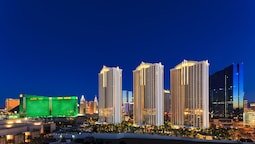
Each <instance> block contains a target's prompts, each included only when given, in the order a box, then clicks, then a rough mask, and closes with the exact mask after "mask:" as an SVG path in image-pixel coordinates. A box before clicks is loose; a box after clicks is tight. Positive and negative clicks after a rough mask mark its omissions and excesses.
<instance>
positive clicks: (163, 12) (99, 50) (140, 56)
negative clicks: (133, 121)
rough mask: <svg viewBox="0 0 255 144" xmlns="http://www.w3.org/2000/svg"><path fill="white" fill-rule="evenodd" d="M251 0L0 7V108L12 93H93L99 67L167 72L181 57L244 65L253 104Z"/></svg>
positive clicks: (127, 80) (254, 5) (128, 75)
mask: <svg viewBox="0 0 255 144" xmlns="http://www.w3.org/2000/svg"><path fill="white" fill-rule="evenodd" d="M254 47H255V1H252V0H250V1H232V0H231V1H227V0H224V1H222V0H219V1H216V0H211V1H206V0H201V1H195V0H192V1H190V0H187V1H180V0H176V1H169V0H168V1H160V2H159V1H157V0H155V1H151V0H144V1H140V0H133V1H132V0H128V1H119V0H118V1H94V0H91V1H62V0H61V1H52V0H49V1H46V0H43V1H34V0H32V1H9V0H1V1H0V97H1V99H0V105H3V104H4V98H6V97H13V98H15V97H18V94H19V93H29V94H38V95H81V94H85V95H86V98H87V99H92V98H93V97H94V95H96V94H97V86H98V84H97V76H98V72H99V71H100V69H101V68H102V66H103V65H107V66H120V67H121V68H122V69H123V89H130V90H132V70H133V69H135V68H136V66H137V65H139V64H140V62H141V61H145V62H162V63H163V64H164V65H165V88H168V89H169V69H170V68H172V67H174V66H175V65H176V64H178V63H180V62H181V61H182V60H183V59H188V60H204V59H208V60H209V62H210V64H211V65H210V71H211V73H212V72H215V71H216V70H219V69H221V68H223V67H225V66H228V65H230V64H231V63H233V62H244V64H245V91H246V97H248V98H249V99H251V100H255V98H254V96H255V76H254V73H255V64H254V58H255V54H254V53H255V52H254Z"/></svg>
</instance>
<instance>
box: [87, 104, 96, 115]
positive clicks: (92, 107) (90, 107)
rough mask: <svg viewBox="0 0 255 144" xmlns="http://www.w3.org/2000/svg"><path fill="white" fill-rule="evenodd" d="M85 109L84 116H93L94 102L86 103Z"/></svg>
mask: <svg viewBox="0 0 255 144" xmlns="http://www.w3.org/2000/svg"><path fill="white" fill-rule="evenodd" d="M86 108H87V109H86V114H90V115H92V114H94V101H88V102H87V107H86Z"/></svg>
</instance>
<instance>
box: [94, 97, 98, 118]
mask: <svg viewBox="0 0 255 144" xmlns="http://www.w3.org/2000/svg"><path fill="white" fill-rule="evenodd" d="M93 113H94V114H98V100H97V96H95V98H94V105H93Z"/></svg>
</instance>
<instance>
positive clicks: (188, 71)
mask: <svg viewBox="0 0 255 144" xmlns="http://www.w3.org/2000/svg"><path fill="white" fill-rule="evenodd" d="M170 76H171V84H170V85H171V94H172V99H171V105H172V107H171V108H172V123H173V124H174V125H178V126H186V127H198V128H208V127H209V63H208V61H200V62H197V61H186V60H184V61H183V62H182V63H181V64H179V65H177V66H176V67H175V68H173V69H171V72H170Z"/></svg>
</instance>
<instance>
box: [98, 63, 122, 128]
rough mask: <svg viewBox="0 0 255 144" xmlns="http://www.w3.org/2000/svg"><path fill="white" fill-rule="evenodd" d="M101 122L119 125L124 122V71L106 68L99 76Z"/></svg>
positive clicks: (116, 68)
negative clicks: (122, 106)
mask: <svg viewBox="0 0 255 144" xmlns="http://www.w3.org/2000/svg"><path fill="white" fill-rule="evenodd" d="M98 79H99V80H98V84H99V122H106V123H112V124H117V123H121V121H122V117H121V114H122V111H121V110H122V109H121V105H122V69H120V68H119V67H112V68H109V67H106V66H104V67H103V68H102V70H101V71H100V73H99V74H98Z"/></svg>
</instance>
